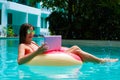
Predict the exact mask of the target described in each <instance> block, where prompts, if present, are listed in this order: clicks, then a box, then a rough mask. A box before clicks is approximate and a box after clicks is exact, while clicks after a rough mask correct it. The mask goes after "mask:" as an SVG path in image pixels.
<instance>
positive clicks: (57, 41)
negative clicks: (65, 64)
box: [44, 35, 61, 51]
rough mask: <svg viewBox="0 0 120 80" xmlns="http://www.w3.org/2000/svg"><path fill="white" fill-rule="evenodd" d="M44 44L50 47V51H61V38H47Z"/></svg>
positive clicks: (58, 36) (57, 36)
mask: <svg viewBox="0 0 120 80" xmlns="http://www.w3.org/2000/svg"><path fill="white" fill-rule="evenodd" d="M44 42H45V43H46V44H47V46H48V51H51V50H60V49H61V36H60V35H56V36H45V37H44Z"/></svg>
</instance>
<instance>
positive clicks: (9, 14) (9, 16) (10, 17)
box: [8, 13, 12, 24]
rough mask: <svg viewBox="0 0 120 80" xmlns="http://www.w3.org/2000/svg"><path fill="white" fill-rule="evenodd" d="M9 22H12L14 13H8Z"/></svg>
mask: <svg viewBox="0 0 120 80" xmlns="http://www.w3.org/2000/svg"><path fill="white" fill-rule="evenodd" d="M8 24H12V13H8Z"/></svg>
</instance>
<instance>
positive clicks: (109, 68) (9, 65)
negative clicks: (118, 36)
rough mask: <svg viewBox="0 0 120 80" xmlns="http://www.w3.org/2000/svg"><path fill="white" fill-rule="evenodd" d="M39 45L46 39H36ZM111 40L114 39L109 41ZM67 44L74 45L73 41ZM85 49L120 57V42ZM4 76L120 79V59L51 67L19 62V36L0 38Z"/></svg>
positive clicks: (14, 79)
mask: <svg viewBox="0 0 120 80" xmlns="http://www.w3.org/2000/svg"><path fill="white" fill-rule="evenodd" d="M34 40H35V41H36V42H37V43H38V44H39V45H41V42H43V40H42V39H34ZM109 44H110V42H109ZM64 46H71V45H69V44H67V45H64ZM79 46H80V47H81V48H82V49H83V50H85V51H87V52H90V53H92V54H94V55H96V56H98V57H107V58H119V59H120V46H117V47H115V46H114V47H113V46H112V45H110V46H107V47H106V46H88V45H87V46H86V45H79ZM0 51H1V53H0V80H119V79H120V76H119V74H120V61H118V62H115V63H106V64H93V63H84V64H83V65H82V66H66V67H56V66H54V67H49V66H28V65H22V66H19V65H18V64H17V54H18V53H17V52H18V39H0Z"/></svg>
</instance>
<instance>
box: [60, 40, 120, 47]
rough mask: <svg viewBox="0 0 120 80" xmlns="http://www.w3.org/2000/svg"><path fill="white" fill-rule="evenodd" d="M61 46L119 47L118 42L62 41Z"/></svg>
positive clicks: (119, 43)
mask: <svg viewBox="0 0 120 80" xmlns="http://www.w3.org/2000/svg"><path fill="white" fill-rule="evenodd" d="M62 43H63V44H70V45H84V46H109V47H110V46H111V47H120V41H110V40H62Z"/></svg>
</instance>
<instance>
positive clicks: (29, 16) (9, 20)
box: [0, 0, 50, 37]
mask: <svg viewBox="0 0 120 80" xmlns="http://www.w3.org/2000/svg"><path fill="white" fill-rule="evenodd" d="M37 6H38V7H39V8H33V7H30V6H26V5H22V4H18V3H15V2H10V1H7V0H3V1H0V10H1V24H0V36H1V37H2V36H6V34H3V28H4V27H5V28H7V27H8V24H10V25H11V26H12V27H13V31H14V33H15V34H16V35H19V29H20V25H21V24H23V23H30V24H32V25H33V26H34V27H35V31H36V33H35V35H49V30H48V27H49V25H48V23H47V22H46V21H45V18H46V17H48V16H49V14H50V11H48V10H46V9H42V10H41V8H40V4H37ZM8 14H9V16H8ZM43 14H44V15H43ZM41 19H42V20H41ZM41 24H42V26H41Z"/></svg>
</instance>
